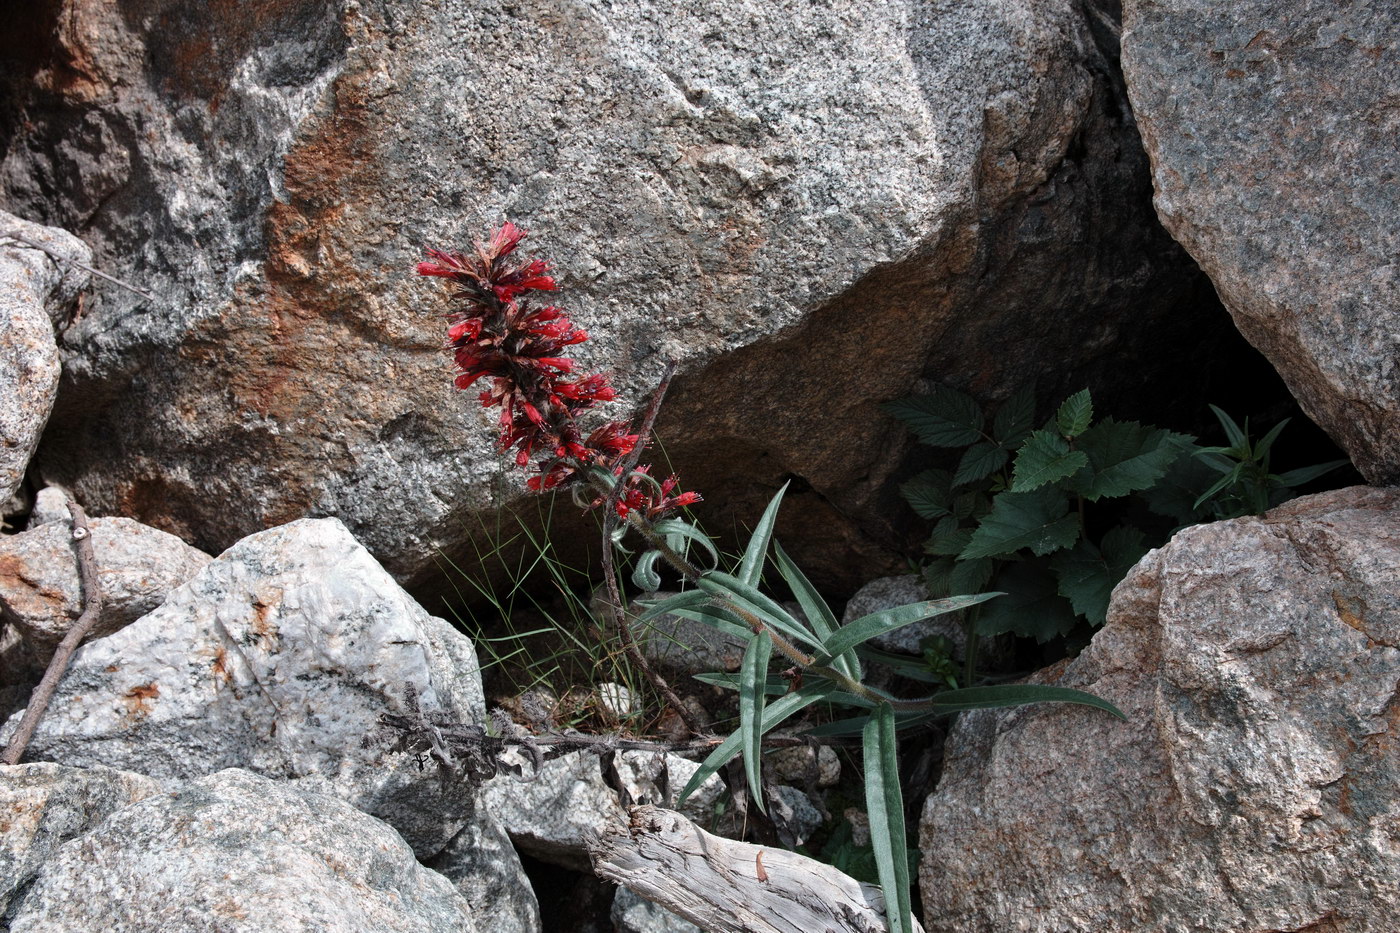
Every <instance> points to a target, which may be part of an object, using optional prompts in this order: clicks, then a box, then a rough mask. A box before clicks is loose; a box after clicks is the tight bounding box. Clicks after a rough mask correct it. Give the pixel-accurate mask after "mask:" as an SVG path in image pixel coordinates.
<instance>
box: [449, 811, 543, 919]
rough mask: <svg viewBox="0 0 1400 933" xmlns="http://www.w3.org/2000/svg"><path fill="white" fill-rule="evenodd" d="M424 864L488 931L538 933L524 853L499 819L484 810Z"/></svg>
mask: <svg viewBox="0 0 1400 933" xmlns="http://www.w3.org/2000/svg"><path fill="white" fill-rule="evenodd" d="M423 864H425V865H427V866H428V867H429V868H431V869H433V871H436V872H437V873H438V874H441V875H444V876H445V877H446V878H447V879H448V880H449V881H451V882H452V883H453V884H454V885H455V886H456V888H457V893H459V894H461V895H462V897H464V898H466V900H467V903H469V904H471V906H472V914H473V915H474V916H475V917H477V918H478V926H481V927H483V928H485V929H489V930H490V933H540V931H541V929H542V928H541V926H540V907H539V901H538V899H537V898H536V897H535V892H534V889H533V888H531V887H530V879H529V878H528V877H526V875H525V870H524V868H522V867H521V865H520V856H519V855H517V854H516V852H515V847H514V846H512V845H511V841H510V837H509V836H508V835H506V831H505V828H504V827H503V826H502V825H501V823H500V821H499V820H498V819H497V818H496V817H495V816H494V815H493V814H492V813H490V812H489V811H487V810H485V809H484V808H478V810H477V812H476V814H475V816H474V818H473V819H471V820H470V821H469V822H468V823H467V825H466V826H465V827H463V828H462V831H461V832H460V833H458V834H457V835H456V836H453V837H452V841H451V842H449V843H448V844H447V846H446V847H445V848H444V849H443V850H442V851H441V852H439V853H438V854H437V855H434V856H433V857H432V858H431V859H429V860H428V861H426V862H424V863H423ZM486 918H489V923H488V922H487V919H486Z"/></svg>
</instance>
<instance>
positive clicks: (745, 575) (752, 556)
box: [739, 483, 788, 586]
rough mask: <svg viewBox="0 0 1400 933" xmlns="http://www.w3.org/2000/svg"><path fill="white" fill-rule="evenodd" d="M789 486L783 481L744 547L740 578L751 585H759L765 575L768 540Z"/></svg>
mask: <svg viewBox="0 0 1400 933" xmlns="http://www.w3.org/2000/svg"><path fill="white" fill-rule="evenodd" d="M787 488H788V484H787V483H783V487H782V488H781V489H779V490H778V491H777V493H776V494H775V495H774V496H773V498H772V499H771V500H769V502H768V508H766V509H764V510H763V517H762V518H760V519H759V520H758V526H757V527H756V528H754V530H753V534H752V535H750V536H749V544H748V547H746V548H744V556H743V558H742V559H741V560H740V561H739V579H741V580H743V581H744V582H745V583H747V584H748V585H749V586H757V585H758V581H759V578H760V577H762V576H763V559H764V557H765V556H767V554H768V541H769V539H770V538H772V537H773V526H774V525H775V524H776V523H777V521H778V506H779V505H781V504H782V501H783V493H785V492H787Z"/></svg>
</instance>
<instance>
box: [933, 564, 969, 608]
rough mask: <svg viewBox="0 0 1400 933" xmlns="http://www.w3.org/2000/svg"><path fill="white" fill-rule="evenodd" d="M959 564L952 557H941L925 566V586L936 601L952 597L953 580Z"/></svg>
mask: <svg viewBox="0 0 1400 933" xmlns="http://www.w3.org/2000/svg"><path fill="white" fill-rule="evenodd" d="M957 563H958V562H957V561H955V560H953V559H952V558H951V557H940V558H938V559H937V560H931V561H929V562H928V563H927V564H925V565H924V574H923V576H924V586H926V587H928V594H929V595H930V596H932V597H933V598H934V599H941V598H943V597H944V596H949V595H952V593H953V590H952V583H951V580H952V576H953V570H954V568H955V567H956V566H957ZM962 592H967V591H966V590H964V591H962Z"/></svg>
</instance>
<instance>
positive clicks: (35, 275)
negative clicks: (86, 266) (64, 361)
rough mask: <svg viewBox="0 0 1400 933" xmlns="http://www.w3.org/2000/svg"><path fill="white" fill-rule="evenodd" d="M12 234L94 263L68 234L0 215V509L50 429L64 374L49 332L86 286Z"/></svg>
mask: <svg viewBox="0 0 1400 933" xmlns="http://www.w3.org/2000/svg"><path fill="white" fill-rule="evenodd" d="M11 234H13V235H18V236H23V237H25V238H26V239H29V240H33V241H34V242H36V243H42V244H44V245H45V246H47V247H49V248H51V249H53V250H54V251H55V252H56V253H58V254H59V255H61V256H68V257H71V258H73V259H77V260H79V261H82V262H89V263H90V262H91V261H92V253H91V251H90V250H88V248H87V247H86V246H84V245H83V243H82V241H81V240H79V239H78V238H77V237H75V236H73V235H72V234H71V233H67V232H65V231H63V230H56V229H53V228H51V227H43V226H40V225H39V224H35V223H30V222H29V221H26V220H21V219H20V218H19V217H16V216H15V215H13V214H9V213H6V212H5V211H0V502H3V501H4V500H6V499H9V498H10V496H11V495H13V494H14V492H15V490H16V489H18V488H19V484H20V482H21V481H22V480H23V479H24V471H25V468H26V467H27V466H28V465H29V460H30V458H31V457H32V456H33V455H34V451H35V449H36V448H37V447H38V445H39V437H40V435H41V434H42V433H43V430H44V425H45V424H47V423H48V420H49V413H50V412H51V411H52V410H53V404H54V399H55V398H56V397H57V395H58V376H59V371H60V368H61V366H60V362H59V355H58V345H57V343H56V342H55V340H54V331H55V329H56V328H58V327H60V326H62V325H63V324H66V323H67V316H68V312H69V309H70V307H71V306H72V304H73V302H74V300H75V299H76V298H77V297H78V292H79V291H80V290H81V289H82V288H83V287H84V286H85V285H86V284H87V281H88V278H89V276H88V273H86V272H84V271H82V270H80V269H77V268H75V267H73V266H71V265H69V264H67V263H60V262H58V261H57V260H55V259H53V258H51V257H50V256H49V255H48V254H47V253H45V252H43V251H42V250H39V249H36V248H34V247H33V246H30V245H29V244H27V243H23V242H20V241H19V240H17V239H13V238H12V237H11V236H10V235H11Z"/></svg>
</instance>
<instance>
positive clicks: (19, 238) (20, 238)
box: [0, 230, 157, 302]
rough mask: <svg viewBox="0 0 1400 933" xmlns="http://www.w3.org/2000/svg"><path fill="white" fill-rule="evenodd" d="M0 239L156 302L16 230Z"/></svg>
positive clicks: (120, 281) (116, 279)
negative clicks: (29, 248)
mask: <svg viewBox="0 0 1400 933" xmlns="http://www.w3.org/2000/svg"><path fill="white" fill-rule="evenodd" d="M0 237H3V238H5V239H9V240H14V241H16V242H19V243H23V244H24V245H25V246H30V247H33V248H34V249H37V250H40V251H42V252H44V253H47V254H48V256H49V257H50V258H52V259H56V260H58V261H59V262H66V263H68V264H69V265H71V266H77V267H78V268H79V269H82V270H83V271H85V272H91V273H92V274H93V275H95V276H97V277H98V278H101V279H106V280H107V281H108V282H111V283H112V284H113V285H119V286H121V287H122V288H124V289H126V290H127V291H129V292H134V293H136V294H138V295H140V296H141V297H142V298H144V299H146V300H147V301H150V302H156V301H157V299H156V296H155V295H152V294H151V293H150V292H143V291H142V290H141V289H139V288H137V287H136V286H135V285H132V284H130V283H127V282H123V281H122V280H121V279H119V278H117V277H116V276H114V275H108V274H107V273H105V272H103V271H102V270H101V269H94V268H93V267H92V266H90V265H88V264H87V263H85V262H79V261H78V260H76V259H73V258H72V257H70V256H65V255H63V254H62V253H60V252H58V251H56V250H54V249H53V248H52V247H50V246H46V245H45V244H43V243H40V242H39V241H38V240H31V239H30V238H29V237H27V236H25V235H24V234H22V233H20V232H19V231H18V230H6V231H5V232H3V233H0Z"/></svg>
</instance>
